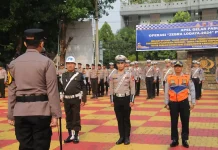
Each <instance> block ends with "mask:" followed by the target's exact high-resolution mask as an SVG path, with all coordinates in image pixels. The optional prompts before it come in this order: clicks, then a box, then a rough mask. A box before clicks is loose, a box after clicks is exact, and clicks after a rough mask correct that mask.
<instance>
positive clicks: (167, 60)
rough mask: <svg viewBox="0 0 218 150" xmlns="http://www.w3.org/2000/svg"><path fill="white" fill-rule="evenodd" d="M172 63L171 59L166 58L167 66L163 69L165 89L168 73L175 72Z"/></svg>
mask: <svg viewBox="0 0 218 150" xmlns="http://www.w3.org/2000/svg"><path fill="white" fill-rule="evenodd" d="M171 65H172V63H171V61H170V59H165V68H164V69H163V70H162V81H163V89H164V90H165V83H166V81H167V77H168V75H172V74H174V70H173V67H171Z"/></svg>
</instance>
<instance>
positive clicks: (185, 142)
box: [182, 140, 189, 148]
mask: <svg viewBox="0 0 218 150" xmlns="http://www.w3.org/2000/svg"><path fill="white" fill-rule="evenodd" d="M182 146H184V147H185V148H189V144H188V142H187V141H186V140H182Z"/></svg>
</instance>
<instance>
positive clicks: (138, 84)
mask: <svg viewBox="0 0 218 150" xmlns="http://www.w3.org/2000/svg"><path fill="white" fill-rule="evenodd" d="M137 81H138V82H136V81H135V89H136V93H135V95H139V94H140V82H141V79H140V78H138V80H137Z"/></svg>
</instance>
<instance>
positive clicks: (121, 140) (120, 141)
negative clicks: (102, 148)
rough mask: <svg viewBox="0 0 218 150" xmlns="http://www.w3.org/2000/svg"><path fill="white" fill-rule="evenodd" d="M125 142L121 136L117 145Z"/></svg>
mask: <svg viewBox="0 0 218 150" xmlns="http://www.w3.org/2000/svg"><path fill="white" fill-rule="evenodd" d="M123 142H124V138H123V137H120V138H119V140H118V141H117V142H116V145H120V144H122V143H123Z"/></svg>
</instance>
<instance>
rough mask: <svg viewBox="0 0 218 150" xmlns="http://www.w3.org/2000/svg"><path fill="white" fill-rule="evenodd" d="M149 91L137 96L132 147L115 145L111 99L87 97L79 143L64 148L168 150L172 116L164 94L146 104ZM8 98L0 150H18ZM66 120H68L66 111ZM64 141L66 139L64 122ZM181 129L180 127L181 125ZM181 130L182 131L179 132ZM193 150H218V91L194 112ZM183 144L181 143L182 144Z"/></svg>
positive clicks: (2, 108)
mask: <svg viewBox="0 0 218 150" xmlns="http://www.w3.org/2000/svg"><path fill="white" fill-rule="evenodd" d="M145 93H146V92H145V91H141V96H139V97H136V100H135V106H134V107H133V109H132V113H131V123H132V131H131V144H130V145H128V146H125V145H119V146H116V145H115V141H116V140H117V139H118V137H119V136H118V132H117V122H116V118H115V115H114V111H113V108H112V107H110V104H109V98H108V97H103V98H99V99H98V100H91V99H89V98H88V103H87V105H86V106H85V107H83V108H82V111H81V117H82V131H81V133H80V143H79V144H73V143H68V144H64V145H63V149H64V150H168V149H175V150H180V149H185V148H183V147H182V146H178V147H176V148H170V147H169V144H170V142H171V140H170V117H169V112H168V111H167V110H166V109H164V108H163V107H164V104H163V99H164V98H163V93H162V92H161V94H160V95H161V96H159V97H157V98H155V99H154V100H149V101H145V97H146V94H145ZM6 115H7V99H0V149H1V150H17V149H18V142H17V141H16V139H15V133H14V127H13V126H10V125H8V124H7V119H6ZM63 117H64V118H65V115H64V111H63ZM62 126H63V129H62V130H63V138H66V137H67V130H66V129H65V120H64V119H63V120H62ZM179 127H181V125H180V124H179ZM179 131H181V129H179ZM189 143H190V148H189V149H190V150H218V92H217V91H204V93H203V97H202V99H201V100H199V101H198V102H197V106H196V107H195V109H194V110H193V111H192V112H191V119H190V140H189ZM180 145H181V141H180ZM50 149H51V150H59V141H58V129H56V128H54V129H53V136H52V142H51V148H50Z"/></svg>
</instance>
